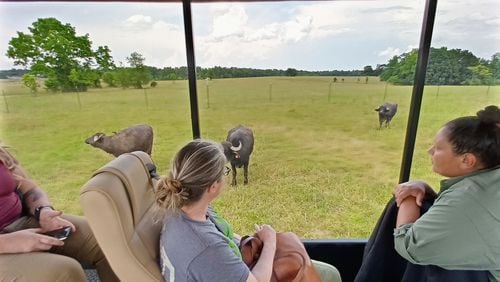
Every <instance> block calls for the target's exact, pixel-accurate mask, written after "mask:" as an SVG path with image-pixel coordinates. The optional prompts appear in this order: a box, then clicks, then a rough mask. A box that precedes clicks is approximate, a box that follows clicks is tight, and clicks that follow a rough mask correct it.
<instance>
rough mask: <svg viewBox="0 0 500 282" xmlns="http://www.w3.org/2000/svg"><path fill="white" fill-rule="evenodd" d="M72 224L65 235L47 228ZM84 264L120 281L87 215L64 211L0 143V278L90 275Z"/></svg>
mask: <svg viewBox="0 0 500 282" xmlns="http://www.w3.org/2000/svg"><path fill="white" fill-rule="evenodd" d="M66 226H69V227H71V229H72V233H71V235H70V236H69V237H68V238H67V239H66V240H64V241H63V240H59V239H57V238H54V237H51V236H47V235H44V234H43V233H45V232H48V231H52V230H56V229H59V228H61V227H66ZM82 264H89V265H93V266H95V268H96V269H97V271H98V273H99V277H100V279H101V280H102V281H118V278H117V277H116V276H115V274H114V273H113V271H112V270H111V267H110V266H109V264H108V262H107V260H106V258H105V257H104V254H103V253H102V251H101V249H100V248H99V246H98V245H97V241H96V240H95V238H94V235H93V234H92V231H91V230H90V227H89V225H88V223H87V221H86V220H85V219H83V218H81V217H77V216H71V215H63V213H62V212H61V211H57V210H55V209H54V208H53V207H52V206H51V205H50V201H49V198H48V197H47V194H46V193H45V192H44V191H43V190H42V189H41V188H40V187H38V186H37V184H36V183H35V182H34V181H33V180H31V179H30V178H29V177H28V176H27V174H26V172H25V171H24V169H23V168H22V167H21V166H20V164H19V163H18V162H17V160H16V159H15V158H14V157H13V156H12V155H11V154H10V153H9V152H8V151H7V150H6V149H5V147H4V146H0V281H86V280H87V279H86V276H85V273H84V271H83V268H82Z"/></svg>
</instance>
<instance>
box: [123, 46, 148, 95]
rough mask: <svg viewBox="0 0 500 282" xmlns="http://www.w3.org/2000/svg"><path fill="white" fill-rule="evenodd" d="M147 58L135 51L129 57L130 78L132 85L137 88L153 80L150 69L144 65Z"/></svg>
mask: <svg viewBox="0 0 500 282" xmlns="http://www.w3.org/2000/svg"><path fill="white" fill-rule="evenodd" d="M145 60H146V59H145V58H144V57H143V56H142V55H141V54H139V53H137V52H133V53H132V54H130V57H127V62H128V63H129V65H130V66H131V69H130V72H129V78H130V80H131V85H132V86H133V87H135V88H139V89H140V88H142V85H145V84H149V82H150V81H151V80H152V76H151V72H150V70H149V69H148V68H147V67H146V66H145V65H144V61H145Z"/></svg>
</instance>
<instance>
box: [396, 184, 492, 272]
mask: <svg viewBox="0 0 500 282" xmlns="http://www.w3.org/2000/svg"><path fill="white" fill-rule="evenodd" d="M404 204H405V203H404V202H403V203H402V205H404ZM413 204H414V203H413ZM414 205H415V204H414ZM470 207H471V201H468V199H467V198H465V197H463V195H453V193H443V194H442V195H441V196H440V199H439V200H438V201H437V202H435V204H434V205H433V206H432V207H431V208H430V209H429V210H428V211H427V212H426V213H425V214H423V215H422V216H421V217H420V218H418V219H417V220H416V221H415V222H414V223H408V224H401V225H399V226H398V227H397V228H396V229H395V230H394V245H395V249H396V251H397V252H398V253H399V254H400V255H401V256H402V257H403V258H405V259H406V260H408V261H409V262H411V263H414V264H421V265H436V266H440V267H443V268H446V269H476V270H481V269H487V267H490V268H491V267H495V266H494V265H492V261H491V259H490V258H491V257H494V256H492V253H491V250H489V248H488V246H487V244H485V242H484V240H483V239H481V237H483V235H484V234H483V235H481V233H479V231H478V230H479V229H480V228H479V227H478V226H477V225H476V222H475V221H477V220H474V218H475V217H474V216H473V214H472V213H470V212H469V210H470Z"/></svg>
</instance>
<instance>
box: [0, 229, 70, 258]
mask: <svg viewBox="0 0 500 282" xmlns="http://www.w3.org/2000/svg"><path fill="white" fill-rule="evenodd" d="M41 232H42V229H41V228H30V229H24V230H19V231H16V232H12V233H6V234H2V235H1V236H5V237H6V238H5V239H6V241H8V242H9V243H8V244H2V249H1V252H0V253H11V254H16V253H30V252H36V251H46V250H49V249H50V248H52V247H53V246H62V245H64V242H63V241H61V240H58V239H56V238H53V237H50V236H46V235H43V234H40V233H41Z"/></svg>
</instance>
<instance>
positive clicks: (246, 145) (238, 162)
mask: <svg viewBox="0 0 500 282" xmlns="http://www.w3.org/2000/svg"><path fill="white" fill-rule="evenodd" d="M253 144H254V139H253V132H252V130H251V129H250V128H248V127H245V126H243V125H239V126H237V127H235V128H233V129H231V130H229V132H228V133H227V138H226V141H223V142H222V146H223V147H224V154H225V155H226V159H227V160H228V161H229V162H230V163H231V168H232V172H233V179H232V180H231V185H233V186H235V185H236V168H237V167H238V168H240V167H242V166H243V174H244V177H245V178H244V181H243V184H248V162H249V161H250V155H251V154H252V151H253Z"/></svg>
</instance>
